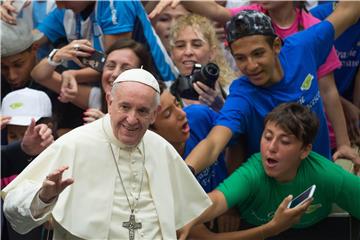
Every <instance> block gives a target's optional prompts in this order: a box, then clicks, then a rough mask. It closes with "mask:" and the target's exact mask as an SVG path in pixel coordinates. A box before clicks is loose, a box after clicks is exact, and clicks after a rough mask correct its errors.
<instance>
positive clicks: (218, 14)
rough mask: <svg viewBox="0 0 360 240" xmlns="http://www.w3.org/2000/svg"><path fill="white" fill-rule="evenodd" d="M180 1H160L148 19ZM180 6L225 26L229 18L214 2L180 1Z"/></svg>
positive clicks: (225, 10) (227, 11) (223, 8)
mask: <svg viewBox="0 0 360 240" xmlns="http://www.w3.org/2000/svg"><path fill="white" fill-rule="evenodd" d="M179 3H180V1H178V0H173V1H169V0H162V1H160V2H159V3H158V5H157V6H156V7H155V9H154V10H153V11H152V12H151V13H150V14H149V18H154V17H156V16H157V15H158V14H160V13H161V11H162V10H164V9H165V8H166V7H167V6H169V5H171V7H176V6H177V5H178V4H179ZM181 4H182V5H183V6H184V7H185V8H186V9H188V10H190V11H191V12H193V13H197V14H200V15H203V16H205V17H207V18H209V19H211V20H214V21H217V22H220V23H221V24H225V23H226V22H227V21H229V20H230V18H231V13H230V11H229V10H228V9H227V8H225V7H223V6H221V5H219V4H217V3H216V2H215V1H181Z"/></svg>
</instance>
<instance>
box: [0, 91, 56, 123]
mask: <svg viewBox="0 0 360 240" xmlns="http://www.w3.org/2000/svg"><path fill="white" fill-rule="evenodd" d="M1 115H3V116H10V117H11V120H10V122H9V123H8V124H12V125H20V126H28V125H30V123H31V118H34V119H35V121H38V120H39V119H40V118H42V117H51V116H52V106H51V101H50V98H49V96H48V95H47V94H46V93H45V92H43V91H39V90H35V89H30V88H23V89H20V90H15V91H12V92H10V93H8V94H7V95H6V96H5V97H4V99H3V101H2V106H1Z"/></svg>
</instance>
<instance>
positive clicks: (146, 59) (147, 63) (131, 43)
mask: <svg viewBox="0 0 360 240" xmlns="http://www.w3.org/2000/svg"><path fill="white" fill-rule="evenodd" d="M126 48H129V49H131V50H132V51H133V52H134V53H135V55H136V56H137V57H138V59H139V61H140V66H138V67H141V66H142V68H143V69H145V70H147V71H149V72H150V73H152V74H153V75H154V76H156V71H155V69H154V66H153V64H152V59H151V55H150V53H149V51H148V50H147V49H146V47H145V46H144V45H143V44H141V43H139V42H136V41H135V40H133V39H130V38H122V39H118V40H116V41H115V42H114V43H113V44H111V46H110V47H109V48H108V49H107V50H106V52H105V53H106V56H108V55H109V54H110V53H111V52H113V51H116V50H120V49H126ZM100 88H101V94H102V97H101V111H102V112H104V113H106V112H107V104H106V99H105V94H104V90H103V89H102V85H101V84H100Z"/></svg>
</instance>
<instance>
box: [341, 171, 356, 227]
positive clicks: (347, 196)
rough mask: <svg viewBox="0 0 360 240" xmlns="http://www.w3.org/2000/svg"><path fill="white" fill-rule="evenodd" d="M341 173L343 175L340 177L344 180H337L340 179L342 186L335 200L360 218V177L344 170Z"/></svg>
mask: <svg viewBox="0 0 360 240" xmlns="http://www.w3.org/2000/svg"><path fill="white" fill-rule="evenodd" d="M341 170H342V169H341ZM340 174H341V175H342V176H341V178H340V179H342V181H339V178H336V181H339V182H340V183H341V186H340V187H339V189H340V191H339V193H338V194H337V196H336V199H335V202H336V203H337V204H338V205H339V206H340V207H341V208H342V209H344V210H346V211H347V212H349V213H350V214H351V215H352V216H354V217H355V218H357V219H359V220H360V177H359V176H356V175H354V174H351V173H348V172H346V171H343V170H342V171H341V172H340Z"/></svg>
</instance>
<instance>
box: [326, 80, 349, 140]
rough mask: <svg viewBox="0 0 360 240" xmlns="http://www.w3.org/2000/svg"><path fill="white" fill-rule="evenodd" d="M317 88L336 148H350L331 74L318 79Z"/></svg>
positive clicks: (342, 113) (343, 117)
mask: <svg viewBox="0 0 360 240" xmlns="http://www.w3.org/2000/svg"><path fill="white" fill-rule="evenodd" d="M319 87H320V94H321V97H322V99H323V102H324V107H325V112H326V113H327V116H328V118H329V121H330V122H331V125H332V127H333V129H334V133H335V136H336V145H337V147H340V146H342V145H347V146H350V140H349V136H348V134H347V129H346V120H345V115H344V110H343V108H342V105H341V101H340V96H339V93H338V91H337V88H336V85H335V81H334V79H333V76H332V74H329V75H327V76H325V77H323V78H322V79H320V80H319Z"/></svg>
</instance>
